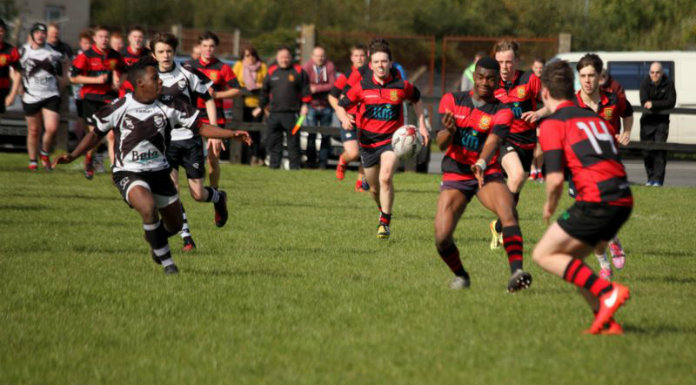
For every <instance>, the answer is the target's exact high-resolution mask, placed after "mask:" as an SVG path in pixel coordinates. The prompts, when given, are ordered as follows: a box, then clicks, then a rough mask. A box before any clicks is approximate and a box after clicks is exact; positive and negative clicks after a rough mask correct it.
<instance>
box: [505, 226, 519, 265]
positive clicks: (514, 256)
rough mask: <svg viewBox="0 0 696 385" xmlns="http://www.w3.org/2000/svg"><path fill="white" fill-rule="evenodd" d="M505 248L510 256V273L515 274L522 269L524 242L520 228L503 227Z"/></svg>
mask: <svg viewBox="0 0 696 385" xmlns="http://www.w3.org/2000/svg"><path fill="white" fill-rule="evenodd" d="M503 247H504V248H505V252H506V253H507V256H508V263H509V264H510V272H511V273H514V272H515V271H516V270H518V269H522V254H523V251H524V240H523V239H522V231H521V230H520V227H519V226H508V227H503Z"/></svg>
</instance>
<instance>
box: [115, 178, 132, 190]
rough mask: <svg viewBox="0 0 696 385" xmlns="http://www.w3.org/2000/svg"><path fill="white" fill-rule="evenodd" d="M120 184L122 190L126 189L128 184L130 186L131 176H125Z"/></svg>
mask: <svg viewBox="0 0 696 385" xmlns="http://www.w3.org/2000/svg"><path fill="white" fill-rule="evenodd" d="M118 184H119V185H120V186H121V190H125V189H126V186H128V184H130V177H125V178H123V179H121V181H120V182H118Z"/></svg>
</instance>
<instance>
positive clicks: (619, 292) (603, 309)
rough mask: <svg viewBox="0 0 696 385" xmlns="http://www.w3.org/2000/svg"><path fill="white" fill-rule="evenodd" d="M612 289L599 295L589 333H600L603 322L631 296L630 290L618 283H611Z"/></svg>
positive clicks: (607, 320)
mask: <svg viewBox="0 0 696 385" xmlns="http://www.w3.org/2000/svg"><path fill="white" fill-rule="evenodd" d="M612 286H613V289H612V290H611V291H609V292H608V293H605V294H604V295H602V296H600V297H599V311H598V312H597V315H596V316H595V320H594V322H592V326H590V329H588V333H590V334H600V333H601V332H602V330H603V329H604V324H606V323H607V322H609V320H611V319H612V318H613V317H614V314H615V313H616V311H617V310H619V308H620V307H621V306H622V305H623V304H624V303H626V301H628V299H629V298H630V297H631V292H630V290H629V289H628V288H627V287H626V286H623V285H620V284H618V283H612Z"/></svg>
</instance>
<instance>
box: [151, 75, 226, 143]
mask: <svg viewBox="0 0 696 385" xmlns="http://www.w3.org/2000/svg"><path fill="white" fill-rule="evenodd" d="M159 77H160V79H161V80H162V94H161V95H160V101H161V102H162V103H164V104H165V105H167V106H170V107H171V106H174V105H178V104H179V103H188V104H190V105H191V106H192V107H193V108H195V106H196V100H197V99H198V98H201V99H203V100H208V99H210V93H209V92H208V89H209V88H211V87H212V86H213V82H212V81H211V80H210V79H208V77H207V76H205V75H204V74H202V73H201V72H199V71H198V70H196V69H194V68H191V67H189V66H186V65H180V64H178V63H174V67H173V68H172V69H171V71H168V72H159ZM171 135H172V140H173V141H178V140H186V139H191V138H193V136H194V134H193V131H191V130H189V129H188V128H185V127H178V126H177V127H175V128H174V129H173V130H172V134H171Z"/></svg>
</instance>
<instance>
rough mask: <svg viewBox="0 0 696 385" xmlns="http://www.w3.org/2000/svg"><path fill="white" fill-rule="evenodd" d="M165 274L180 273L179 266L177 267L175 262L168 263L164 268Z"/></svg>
mask: <svg viewBox="0 0 696 385" xmlns="http://www.w3.org/2000/svg"><path fill="white" fill-rule="evenodd" d="M164 274H166V275H174V274H179V268H178V267H176V265H175V264H171V265H168V266H166V267H165V268H164Z"/></svg>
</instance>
